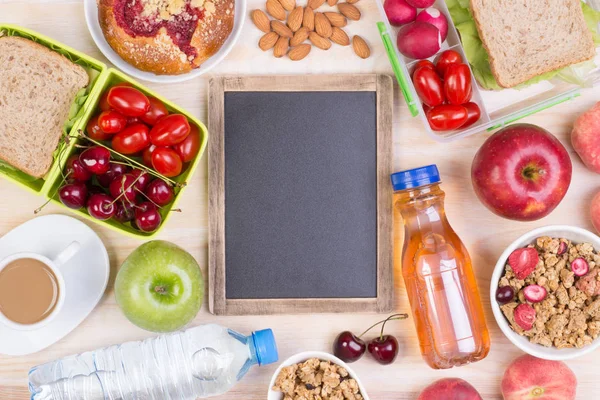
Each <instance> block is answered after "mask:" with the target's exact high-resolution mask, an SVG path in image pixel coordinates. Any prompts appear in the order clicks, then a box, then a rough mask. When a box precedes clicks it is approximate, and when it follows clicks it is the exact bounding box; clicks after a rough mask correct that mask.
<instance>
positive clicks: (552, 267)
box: [498, 236, 600, 348]
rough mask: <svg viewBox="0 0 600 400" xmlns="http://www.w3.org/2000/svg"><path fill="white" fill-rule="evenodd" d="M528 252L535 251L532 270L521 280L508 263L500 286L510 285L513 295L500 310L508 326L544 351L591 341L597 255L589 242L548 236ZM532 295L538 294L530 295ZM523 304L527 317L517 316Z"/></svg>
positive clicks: (598, 317) (597, 317)
mask: <svg viewBox="0 0 600 400" xmlns="http://www.w3.org/2000/svg"><path fill="white" fill-rule="evenodd" d="M529 248H531V249H535V250H536V251H537V257H538V258H537V265H535V268H534V269H533V271H532V272H529V270H527V272H528V273H527V276H525V277H524V276H523V275H522V274H520V272H522V271H519V270H518V268H517V269H516V270H515V269H513V267H511V265H510V263H507V264H506V266H505V268H504V275H503V276H502V277H501V278H500V282H499V284H498V287H499V288H503V287H506V286H510V287H511V288H512V289H513V292H514V294H515V295H514V298H513V299H512V300H510V301H509V302H507V303H506V304H503V305H501V306H500V308H501V310H502V312H503V313H504V316H505V317H506V319H507V320H508V322H509V324H510V326H511V328H512V329H513V330H514V331H515V332H517V333H518V334H519V335H521V336H525V337H527V338H528V339H529V341H530V342H531V343H537V344H541V345H543V346H546V347H556V348H573V347H575V348H581V347H583V346H585V345H588V344H590V343H592V341H593V340H594V339H596V338H597V337H598V336H599V335H600V255H599V254H598V252H597V251H596V250H594V248H593V246H592V245H591V244H589V243H579V244H575V243H572V242H571V241H569V240H568V239H564V238H551V237H548V236H542V237H538V238H537V239H536V241H535V243H534V244H531V245H529V246H527V248H526V249H529ZM527 251H528V252H531V250H527ZM534 255H535V253H534ZM509 260H510V259H509ZM533 262H534V263H535V261H533ZM576 264H577V266H583V267H584V268H583V269H578V268H577V267H576ZM586 268H587V269H586ZM582 271H583V272H582ZM586 271H587V272H586ZM517 275H519V276H520V277H524V279H519V278H518V277H517ZM528 287H529V288H528ZM540 287H541V288H543V289H541V288H540ZM526 288H528V289H526ZM532 292H534V293H536V294H537V296H536V297H531V296H528V293H532ZM521 304H526V305H527V306H522V307H525V308H526V309H527V310H528V312H527V313H525V314H527V315H525V314H523V315H519V312H520V310H518V309H517V307H519V306H520V305H521ZM532 318H533V319H532Z"/></svg>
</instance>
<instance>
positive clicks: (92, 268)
mask: <svg viewBox="0 0 600 400" xmlns="http://www.w3.org/2000/svg"><path fill="white" fill-rule="evenodd" d="M73 240H77V241H78V242H79V243H80V244H81V248H80V249H79V251H78V252H77V254H75V255H74V256H73V258H71V259H70V260H69V261H67V262H66V263H65V264H64V265H63V266H61V271H62V273H63V276H64V278H65V288H66V293H65V294H66V296H65V304H64V306H63V309H62V310H61V311H60V313H59V314H58V315H57V316H56V318H55V319H54V320H53V321H52V322H50V323H49V324H48V325H46V326H44V327H42V328H40V329H38V330H36V331H26V332H25V331H16V330H13V329H10V328H8V327H6V326H4V325H2V324H0V354H6V355H10V356H22V355H26V354H31V353H35V352H38V351H40V350H43V349H45V348H46V347H48V346H50V345H52V344H54V343H56V342H57V341H59V340H60V339H62V338H63V337H65V336H66V335H67V334H68V333H70V332H71V331H72V330H73V329H75V328H76V327H77V326H78V325H79V324H80V323H81V322H82V321H83V320H84V319H85V318H86V317H87V316H88V314H89V313H90V312H91V311H92V310H93V309H94V307H96V304H98V302H99V301H100V299H101V298H102V295H103V294H104V290H105V289H106V284H107V283H108V276H109V274H110V263H109V259H108V254H107V252H106V248H105V247H104V244H103V243H102V241H101V240H100V238H99V237H98V235H96V234H95V233H94V231H93V230H91V229H90V228H89V227H88V226H87V225H85V224H84V223H83V222H80V221H78V220H76V219H75V218H72V217H67V216H65V215H45V216H43V217H37V218H34V219H32V220H30V221H27V222H25V223H24V224H22V225H19V226H18V227H16V228H15V229H13V230H12V231H10V232H8V233H7V234H6V235H4V236H3V237H2V238H0V259H2V258H4V257H6V256H9V255H11V254H13V253H18V252H22V251H31V252H35V253H39V254H42V255H44V256H46V257H48V258H50V259H53V258H54V257H55V256H56V255H58V253H59V252H60V251H61V250H63V249H64V248H65V247H67V246H68V245H69V244H70V243H71V242H72V241H73Z"/></svg>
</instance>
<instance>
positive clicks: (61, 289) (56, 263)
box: [0, 241, 81, 331]
mask: <svg viewBox="0 0 600 400" xmlns="http://www.w3.org/2000/svg"><path fill="white" fill-rule="evenodd" d="M80 248H81V244H80V243H79V242H77V241H73V242H71V243H70V244H69V245H68V246H67V247H66V248H65V249H64V250H63V251H61V252H60V253H59V254H58V255H57V256H56V257H55V258H54V260H51V259H49V258H48V257H46V256H43V255H41V254H38V253H33V252H20V253H14V254H11V255H10V256H8V257H5V258H4V259H2V260H1V261H0V271H2V270H3V269H4V267H6V266H7V265H8V264H10V263H12V262H13V261H16V260H20V259H22V258H32V259H34V260H38V261H40V262H42V263H44V264H45V265H46V266H47V267H48V268H50V270H51V271H52V273H53V274H54V276H56V282H57V284H58V299H57V300H56V304H55V306H54V309H53V310H52V311H51V312H50V314H48V315H47V316H46V318H44V319H43V320H41V321H39V322H36V323H34V324H20V323H18V322H15V321H12V320H10V319H8V318H7V317H6V316H4V314H2V312H1V311H0V323H2V324H4V325H6V326H7V327H9V328H11V329H16V330H20V331H34V330H37V329H40V328H42V327H44V326H45V325H47V324H48V323H50V322H51V321H52V320H53V319H54V318H55V317H56V316H57V315H58V313H59V312H60V310H61V309H62V307H63V305H64V303H65V296H66V291H65V280H64V278H63V274H62V272H61V270H60V268H61V267H62V266H63V265H64V264H65V263H66V262H67V261H69V260H70V259H71V258H72V257H73V256H74V255H75V254H76V253H77V252H78V251H79V249H80Z"/></svg>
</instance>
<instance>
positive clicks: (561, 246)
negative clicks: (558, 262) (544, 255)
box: [556, 242, 567, 256]
mask: <svg viewBox="0 0 600 400" xmlns="http://www.w3.org/2000/svg"><path fill="white" fill-rule="evenodd" d="M565 251H567V242H560V244H559V245H558V251H557V252H556V254H558V255H559V256H560V255H561V254H565Z"/></svg>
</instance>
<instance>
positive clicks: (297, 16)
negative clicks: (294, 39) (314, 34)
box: [287, 6, 304, 32]
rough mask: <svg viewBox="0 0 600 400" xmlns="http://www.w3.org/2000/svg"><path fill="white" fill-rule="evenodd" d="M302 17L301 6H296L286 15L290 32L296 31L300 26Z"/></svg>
mask: <svg viewBox="0 0 600 400" xmlns="http://www.w3.org/2000/svg"><path fill="white" fill-rule="evenodd" d="M303 18H304V10H303V9H302V7H300V6H298V7H296V8H294V11H292V12H291V13H290V14H289V15H288V19H287V24H288V26H289V27H290V29H291V30H292V32H296V31H297V30H298V29H300V27H301V26H302V19H303Z"/></svg>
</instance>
